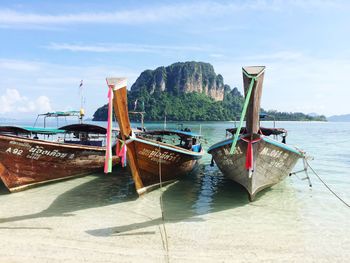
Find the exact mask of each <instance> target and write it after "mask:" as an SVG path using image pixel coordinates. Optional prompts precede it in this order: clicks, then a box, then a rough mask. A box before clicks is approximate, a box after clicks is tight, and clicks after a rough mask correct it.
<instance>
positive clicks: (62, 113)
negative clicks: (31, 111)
mask: <svg viewBox="0 0 350 263" xmlns="http://www.w3.org/2000/svg"><path fill="white" fill-rule="evenodd" d="M38 116H45V117H68V116H80V111H75V110H72V111H54V112H47V113H42V114H38Z"/></svg>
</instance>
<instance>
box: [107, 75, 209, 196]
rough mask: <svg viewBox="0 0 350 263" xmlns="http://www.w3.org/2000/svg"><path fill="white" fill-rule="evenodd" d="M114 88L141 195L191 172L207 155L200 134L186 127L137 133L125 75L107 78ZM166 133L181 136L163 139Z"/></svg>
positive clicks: (126, 144) (116, 104)
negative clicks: (132, 124) (173, 140)
mask: <svg viewBox="0 0 350 263" xmlns="http://www.w3.org/2000/svg"><path fill="white" fill-rule="evenodd" d="M107 84H108V87H109V89H110V91H113V108H114V112H115V115H116V117H117V120H118V124H119V128H120V136H121V140H122V142H123V143H124V145H125V146H124V147H126V148H127V149H126V150H127V159H128V163H129V167H130V169H131V173H132V177H133V180H134V182H135V188H136V190H137V193H138V194H139V195H141V194H143V193H145V192H148V191H150V190H152V189H154V188H156V187H159V186H161V185H162V184H165V183H169V182H173V181H175V180H178V179H180V178H181V177H183V176H185V175H186V174H188V173H190V172H191V171H192V170H193V169H194V167H195V165H196V164H197V163H198V160H199V159H201V158H202V156H203V149H202V147H201V145H200V144H199V143H198V141H196V135H195V134H193V133H191V132H185V131H167V130H164V131H154V132H143V133H139V134H137V135H135V134H134V133H133V132H132V130H131V127H130V120H129V113H128V106H127V89H126V79H125V78H107ZM163 135H174V136H177V137H178V138H179V140H180V142H179V143H178V144H177V145H173V144H170V143H168V142H164V141H162V139H161V137H162V136H163Z"/></svg>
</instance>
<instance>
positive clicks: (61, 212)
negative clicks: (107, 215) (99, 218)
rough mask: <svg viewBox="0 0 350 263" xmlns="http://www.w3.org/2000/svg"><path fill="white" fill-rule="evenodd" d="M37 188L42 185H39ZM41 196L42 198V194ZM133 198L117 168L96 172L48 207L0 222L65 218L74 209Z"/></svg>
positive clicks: (125, 175) (125, 176) (130, 187)
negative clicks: (111, 173)
mask: <svg viewBox="0 0 350 263" xmlns="http://www.w3.org/2000/svg"><path fill="white" fill-rule="evenodd" d="M61 183H64V182H61ZM41 187H45V186H44V185H43V186H41ZM14 194H16V193H14ZM11 195H13V194H11ZM42 198H45V196H43V197H42ZM135 199H137V194H136V192H135V188H134V185H133V182H132V180H131V178H130V176H129V174H128V173H127V172H126V170H122V171H120V170H119V171H117V172H115V173H114V174H113V175H104V174H102V173H101V174H96V178H94V179H92V180H91V181H89V182H87V183H83V184H81V185H79V186H77V187H74V188H73V189H71V190H68V191H67V192H64V193H63V194H61V195H59V196H57V198H56V199H55V200H54V201H53V202H52V203H51V204H50V206H49V207H48V208H47V209H45V210H43V211H41V212H38V213H34V214H27V215H19V216H13V217H8V218H0V223H5V222H14V221H20V220H27V219H33V218H40V217H68V216H73V215H74V214H72V213H73V212H75V211H79V210H84V209H89V208H94V207H102V206H107V205H113V204H116V203H120V202H126V201H131V200H135ZM21 212H22V211H21V210H18V213H19V214H20V213H21Z"/></svg>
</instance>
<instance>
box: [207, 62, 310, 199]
mask: <svg viewBox="0 0 350 263" xmlns="http://www.w3.org/2000/svg"><path fill="white" fill-rule="evenodd" d="M242 70H243V84H244V93H245V102H244V106H243V110H242V114H241V119H240V125H239V127H237V128H234V129H228V132H230V133H231V134H232V135H233V136H232V137H230V138H228V139H226V140H223V141H221V142H218V143H216V144H214V145H212V146H211V147H210V148H209V149H208V153H210V154H211V155H212V157H213V160H214V161H215V163H216V164H217V165H218V167H219V169H220V170H221V172H222V173H223V174H224V175H225V176H226V177H228V178H230V179H232V180H233V181H235V182H237V183H239V184H241V185H242V186H243V187H244V188H245V189H246V190H247V192H248V194H249V199H250V200H251V201H253V200H254V198H255V196H256V194H257V193H258V192H259V191H261V190H263V189H265V188H267V187H270V186H272V185H274V184H276V183H278V182H280V181H281V180H283V179H284V178H285V177H286V176H288V175H289V174H290V172H291V170H292V169H293V167H294V166H295V164H296V163H297V161H298V159H299V158H302V157H303V156H304V153H303V152H302V151H300V150H299V149H297V148H296V147H293V146H290V145H287V144H285V140H286V139H285V138H286V135H287V132H286V130H284V129H277V128H263V127H260V119H259V112H260V99H261V94H262V86H263V79H264V72H265V67H264V66H252V67H243V69H242ZM245 117H246V127H245V128H244V127H242V125H243V120H244V118H245ZM269 135H274V136H278V135H281V136H282V142H279V141H277V140H275V139H273V138H269V137H268V136H269Z"/></svg>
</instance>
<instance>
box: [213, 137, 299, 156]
mask: <svg viewBox="0 0 350 263" xmlns="http://www.w3.org/2000/svg"><path fill="white" fill-rule="evenodd" d="M242 137H243V136H240V137H239V139H238V141H239V140H241V139H242ZM261 138H262V140H264V141H265V142H267V143H270V144H272V145H275V146H277V147H280V148H283V149H284V150H287V151H290V152H293V153H295V154H298V155H300V156H301V157H302V156H304V154H303V153H302V152H301V151H300V150H298V149H297V148H296V147H294V146H291V145H287V144H284V143H280V142H278V141H276V140H274V139H271V138H267V136H261ZM232 141H233V137H231V138H228V139H226V140H223V141H220V142H217V143H215V144H214V145H212V146H210V147H209V149H208V151H207V152H208V153H209V154H210V152H211V151H213V150H214V149H217V148H219V147H222V146H225V145H227V144H230V143H232Z"/></svg>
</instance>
